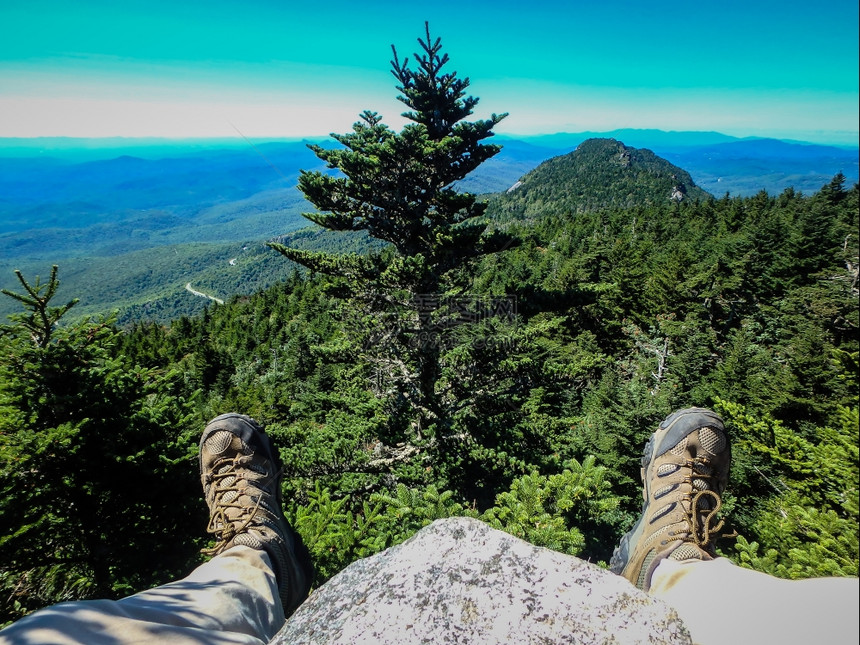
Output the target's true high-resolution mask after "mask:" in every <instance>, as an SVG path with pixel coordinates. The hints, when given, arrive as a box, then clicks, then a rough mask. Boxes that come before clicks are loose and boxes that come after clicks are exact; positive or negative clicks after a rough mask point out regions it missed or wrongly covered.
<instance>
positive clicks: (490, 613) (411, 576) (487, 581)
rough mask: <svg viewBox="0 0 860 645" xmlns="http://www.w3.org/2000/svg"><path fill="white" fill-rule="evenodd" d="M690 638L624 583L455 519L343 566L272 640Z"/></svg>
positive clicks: (511, 644)
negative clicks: (344, 567) (345, 566)
mask: <svg viewBox="0 0 860 645" xmlns="http://www.w3.org/2000/svg"><path fill="white" fill-rule="evenodd" d="M690 642H691V641H690V637H689V633H688V631H687V629H686V627H685V626H684V625H683V623H682V622H681V620H680V618H678V615H677V614H676V613H675V610H674V609H672V608H670V607H669V606H668V605H666V604H665V603H663V602H662V601H659V600H657V599H655V598H651V597H650V596H648V595H647V594H645V593H642V592H640V591H639V590H638V589H636V588H635V587H633V586H632V585H631V584H629V583H628V582H627V581H626V580H624V579H623V578H621V577H620V576H616V575H614V574H612V573H610V572H608V571H606V570H604V569H601V568H600V567H597V566H595V565H593V564H590V563H588V562H585V561H583V560H580V559H579V558H574V557H571V556H568V555H564V554H561V553H558V552H556V551H551V550H549V549H544V548H540V547H535V546H532V545H531V544H528V543H527V542H524V541H522V540H519V539H517V538H515V537H513V536H511V535H508V534H507V533H504V532H502V531H498V530H495V529H492V528H490V527H489V526H488V525H487V524H484V523H483V522H480V521H478V520H474V519H470V518H462V517H458V518H448V519H444V520H437V521H436V522H434V523H433V524H431V525H430V526H428V527H426V528H424V529H422V530H421V531H419V532H418V533H416V534H415V535H414V536H413V537H411V538H410V539H409V540H407V541H406V542H404V543H403V544H400V545H398V546H395V547H392V548H390V549H387V550H386V551H383V552H382V553H378V554H377V555H374V556H372V557H369V558H366V559H364V560H360V561H358V562H354V563H353V564H351V565H350V566H348V567H347V568H346V569H344V570H343V571H341V572H340V573H339V574H338V575H336V576H334V577H333V578H332V579H331V580H329V581H328V582H327V583H326V584H324V585H323V586H322V587H320V588H319V589H318V590H316V591H315V592H314V593H313V594H312V595H311V596H310V598H308V600H307V601H305V603H304V604H303V605H302V606H301V607H299V609H298V610H297V611H296V613H295V614H293V616H292V617H291V618H290V620H289V621H287V624H286V625H284V628H283V629H282V630H281V631H280V632H279V633H278V635H277V636H276V637H275V639H274V640H273V641H272V644H273V645H301V644H306V643H307V644H310V643H314V644H317V643H319V644H322V643H326V644H332V645H334V644H347V643H349V644H351V645H356V644H359V645H363V644H368V645H371V644H372V645H408V644H411V643H416V644H417V643H422V644H426V643H475V644H478V643H480V644H481V645H494V644H499V645H519V644H531V643H535V644H537V643H540V644H542V645H551V644H555V643H577V644H582V645H591V644H596V643H614V644H625V643H654V644H656V643H672V644H675V643H677V644H681V643H685V644H687V643H690Z"/></svg>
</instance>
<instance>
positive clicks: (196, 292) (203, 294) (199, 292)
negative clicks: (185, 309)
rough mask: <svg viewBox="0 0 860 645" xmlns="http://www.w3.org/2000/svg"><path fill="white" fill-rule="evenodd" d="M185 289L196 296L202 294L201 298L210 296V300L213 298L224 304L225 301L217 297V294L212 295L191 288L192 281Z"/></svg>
mask: <svg viewBox="0 0 860 645" xmlns="http://www.w3.org/2000/svg"><path fill="white" fill-rule="evenodd" d="M185 290H186V291H188V292H190V293H193V294H194V295H195V296H200V297H201V298H209V300H213V301H215V302H217V303H218V304H219V305H223V304H224V301H223V300H221V298H216V297H215V296H210V295H209V294H208V293H203V292H202V291H195V290H194V289H192V288H191V283H190V282H189V283H188V284H186V285H185Z"/></svg>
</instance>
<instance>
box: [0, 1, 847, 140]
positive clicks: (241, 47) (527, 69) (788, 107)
mask: <svg viewBox="0 0 860 645" xmlns="http://www.w3.org/2000/svg"><path fill="white" fill-rule="evenodd" d="M425 20H429V21H430V26H431V30H432V32H433V34H434V35H439V36H441V37H442V42H443V45H444V46H445V49H446V51H447V52H448V53H449V54H450V56H451V68H452V69H456V70H457V71H458V72H459V73H460V74H461V75H465V76H468V77H470V78H471V81H472V87H471V89H472V91H473V93H474V94H475V95H476V96H479V97H480V98H481V103H480V104H479V106H478V109H477V111H476V116H477V117H482V116H486V115H487V114H489V113H490V112H509V113H510V117H509V118H508V119H507V120H505V121H504V122H503V123H502V124H501V125H500V126H499V127H498V128H497V131H498V132H499V133H504V134H546V133H553V132H581V131H594V132H601V131H608V130H613V129H617V128H658V129H662V130H716V131H720V132H724V133H726V134H731V135H735V136H773V137H778V138H789V139H801V140H807V141H816V142H822V143H848V144H850V143H853V144H855V145H856V144H857V142H858V109H860V107H858V76H860V73H858V3H857V1H856V0H831V1H829V2H827V3H824V4H821V3H815V2H797V1H795V0H781V1H779V2H771V1H770V0H763V1H758V0H746V1H745V2H739V1H735V0H723V1H721V2H712V1H710V0H699V1H698V2H689V1H687V2H676V1H675V0H668V1H665V2H660V3H654V2H632V1H629V0H628V1H621V0H603V1H602V2H599V3H598V2H595V1H594V0H589V1H581V0H568V1H566V2H556V1H549V2H540V1H539V0H538V1H537V2H532V3H528V2H508V1H506V0H496V1H494V2H484V1H482V0H480V1H466V0H459V1H457V2H449V1H448V0H437V1H436V2H432V3H403V2H389V1H388V0H379V1H377V2H375V3H357V2H344V1H341V0H330V1H327V2H308V1H307V0H303V1H302V2H293V1H291V0H290V1H288V0H280V1H269V0H265V1H263V0H244V1H242V2H233V1H231V2H226V1H223V0H207V1H206V2H199V1H198V0H182V1H177V0H170V1H162V0H147V1H145V2H143V1H138V0H122V1H121V2H118V1H116V0H110V1H101V0H77V1H75V2H71V1H69V0H63V1H60V0H22V1H19V2H13V1H12V0H0V25H3V31H4V35H3V38H2V40H0V137H33V136H79V137H99V136H128V137H140V136H148V137H153V136H154V137H235V136H239V135H238V134H237V132H241V133H242V134H243V135H245V136H247V137H261V138H267V137H268V138H277V137H299V136H316V135H321V134H322V135H324V134H327V133H329V132H343V131H346V130H348V129H349V127H350V125H351V124H352V123H353V121H355V120H356V117H357V115H358V114H359V113H360V112H361V111H362V110H364V109H372V110H375V111H377V112H379V113H381V114H382V115H383V117H384V118H385V122H386V123H388V124H389V125H391V126H392V127H395V128H398V127H400V126H401V125H402V123H403V121H402V119H401V118H400V117H399V113H400V112H401V111H402V105H401V104H400V103H399V102H397V101H396V100H395V96H396V90H395V88H394V79H393V77H392V76H391V75H390V73H389V71H388V70H389V60H390V54H391V52H390V47H389V46H390V44H392V43H393V44H395V45H396V46H397V47H398V50H399V52H400V53H401V54H411V53H412V52H413V51H414V50H415V48H416V46H417V43H416V38H417V37H418V36H419V35H421V34H422V33H423V25H424V21H425Z"/></svg>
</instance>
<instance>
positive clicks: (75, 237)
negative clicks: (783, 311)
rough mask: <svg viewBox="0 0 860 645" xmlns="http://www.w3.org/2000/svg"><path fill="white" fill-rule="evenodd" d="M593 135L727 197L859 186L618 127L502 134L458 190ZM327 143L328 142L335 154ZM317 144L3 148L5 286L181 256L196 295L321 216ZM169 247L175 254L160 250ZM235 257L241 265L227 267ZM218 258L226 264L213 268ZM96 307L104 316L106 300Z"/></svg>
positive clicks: (804, 149)
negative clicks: (197, 282) (315, 174)
mask: <svg viewBox="0 0 860 645" xmlns="http://www.w3.org/2000/svg"><path fill="white" fill-rule="evenodd" d="M595 137H601V138H607V137H611V138H614V139H616V140H618V141H621V142H623V143H624V144H626V145H628V146H633V147H636V148H648V149H650V150H652V151H653V152H655V153H656V154H657V155H659V156H661V157H663V158H665V159H666V160H668V161H670V162H671V163H673V164H675V165H676V166H678V167H680V168H683V169H685V170H687V171H688V172H689V173H690V175H691V176H692V178H693V180H694V181H695V182H696V184H697V185H698V186H700V187H701V188H703V189H704V190H706V191H708V192H710V193H711V194H714V195H716V196H722V195H723V194H725V193H727V192H728V193H730V194H732V195H751V194H755V193H756V192H758V191H760V190H762V189H764V190H766V191H768V192H770V193H772V194H777V193H779V192H782V190H784V189H785V188H787V187H789V186H791V187H793V188H795V189H796V190H800V191H803V192H804V193H811V192H814V191H816V190H818V189H819V188H820V187H821V186H822V185H824V184H826V183H827V182H829V181H830V179H831V178H832V177H833V175H834V174H836V173H837V172H842V173H843V174H844V175H845V176H846V177H847V179H848V183H854V182H856V181H857V180H858V149H857V148H838V147H831V146H822V145H812V144H807V143H802V142H786V141H777V140H772V139H737V138H734V137H729V136H727V135H723V134H720V133H716V132H662V131H657V130H618V131H613V132H606V133H591V132H587V133H578V134H569V133H563V134H554V135H545V136H538V137H518V138H513V137H509V136H497V137H495V138H494V139H493V140H492V141H493V142H494V143H499V144H502V145H503V146H504V147H503V149H502V152H501V153H500V154H498V155H497V156H496V157H494V158H493V159H490V160H489V161H487V162H486V163H485V164H483V165H482V166H481V167H480V168H479V169H478V170H476V171H475V172H474V173H473V174H472V175H470V176H469V177H467V178H466V179H465V180H464V181H463V182H461V185H460V188H461V189H463V190H469V191H471V192H476V193H493V192H499V191H503V190H506V189H507V188H509V187H510V186H511V185H512V184H514V183H515V182H516V181H517V180H518V179H519V178H520V177H522V176H523V175H525V174H526V173H527V172H529V171H530V170H532V169H534V168H535V167H536V166H538V165H539V164H540V163H541V162H543V161H545V160H547V159H550V158H552V157H555V156H559V155H562V154H566V153H568V152H570V151H572V150H574V149H575V148H576V146H577V145H579V143H581V142H582V141H584V140H586V139H589V138H595ZM328 141H329V143H328V144H325V143H324V145H335V143H334V142H333V141H332V140H330V139H329V140H328ZM314 142H319V140H316V141H314ZM307 143H309V141H307V140H297V139H295V140H284V141H251V140H246V139H231V140H158V139H144V140H136V139H95V140H82V139H63V138H59V139H0V249H2V250H0V287H3V288H14V287H15V277H14V274H13V273H12V271H13V269H15V268H21V269H22V270H24V271H25V273H27V274H28V275H29V274H32V273H33V272H38V273H41V274H43V275H47V273H48V271H49V269H50V265H51V264H53V263H59V264H60V267H61V280H62V278H63V275H64V271H65V275H66V276H67V277H68V276H69V275H70V274H73V275H79V276H83V275H85V274H89V273H93V272H101V273H102V275H103V276H104V274H105V273H106V272H110V273H118V272H119V269H120V268H122V271H121V272H120V273H121V275H119V274H118V275H119V278H118V279H119V280H120V281H121V282H123V283H124V285H126V286H128V287H129V288H130V289H131V288H132V287H133V285H130V283H131V282H145V281H148V280H149V281H153V283H154V284H157V283H159V278H158V276H155V275H154V273H157V272H158V271H163V270H165V267H167V266H168V265H169V262H170V258H178V259H181V261H182V262H184V263H185V264H186V267H187V271H186V272H185V273H183V272H182V271H179V273H177V276H176V280H174V281H175V282H177V284H179V283H180V282H181V286H182V287H184V285H185V282H182V280H184V279H185V276H186V275H187V276H189V277H188V279H192V278H196V277H199V276H198V274H199V275H202V273H199V272H201V271H202V272H206V271H210V270H211V269H212V266H213V263H217V266H218V267H219V270H221V269H222V268H223V267H224V266H228V264H227V259H229V260H231V261H234V260H235V262H240V261H241V257H243V254H242V252H241V251H242V250H245V255H247V254H248V253H250V252H249V251H247V250H248V249H249V248H251V249H253V248H259V246H260V243H261V242H263V241H264V240H267V239H271V238H273V237H275V236H279V235H285V234H290V233H291V232H295V231H298V230H299V229H302V228H304V227H306V226H307V225H308V221H307V220H306V219H304V218H303V217H302V216H301V213H302V212H305V211H308V210H310V209H311V207H310V205H309V204H308V203H307V202H306V201H305V200H304V199H303V197H302V195H301V194H300V193H299V191H298V190H297V188H296V181H297V177H298V173H299V169H306V170H315V169H322V168H324V166H323V164H321V162H320V161H319V160H318V159H317V158H316V157H315V156H314V154H313V153H312V152H311V151H310V150H309V149H308V148H307ZM201 245H210V247H202V246H201ZM254 245H256V246H254ZM167 247H170V249H171V250H170V253H169V255H165V254H164V253H161V252H156V250H157V249H159V248H165V249H166V248H167ZM216 249H217V253H216V251H215V250H216ZM236 249H239V250H238V251H237V250H236ZM213 254H214V255H213ZM224 254H226V255H230V257H229V258H227V259H225V258H222V257H221V255H224ZM209 255H213V257H215V256H217V260H214V259H213V260H212V262H209V260H208V257H209ZM236 258H240V259H238V260H237V259H236ZM235 262H234V264H235ZM156 265H157V266H158V267H159V268H158V269H156V268H155V267H156ZM229 266H233V265H229ZM192 269H194V271H198V273H193V271H192ZM170 270H171V271H173V269H170ZM192 273H193V275H192ZM180 274H182V275H181V276H180ZM104 277H105V278H106V276H104ZM222 279H223V276H221V277H220V278H219V280H222ZM87 280H94V278H92V276H89V277H88V278H87ZM84 284H90V283H89V282H80V281H79V282H78V285H79V286H78V288H79V289H83V288H89V287H84V286H80V285H84ZM175 286H176V285H174V287H175ZM250 286H251V285H248V288H250ZM131 290H132V291H133V289H131ZM79 295H82V294H81V293H73V294H69V297H72V296H79ZM5 300H8V299H5V298H4V299H0V315H2V314H3V313H6V312H7V309H6V305H7V303H6V302H3V301H5ZM109 302H110V299H109V298H108V299H106V300H105V301H104V302H103V303H101V304H107V303H109ZM82 304H84V303H82ZM201 304H202V303H201ZM92 306H93V307H94V311H95V310H98V306H100V301H93V305H92ZM80 309H83V307H81V308H80Z"/></svg>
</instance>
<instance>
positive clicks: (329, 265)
mask: <svg viewBox="0 0 860 645" xmlns="http://www.w3.org/2000/svg"><path fill="white" fill-rule="evenodd" d="M418 42H419V44H420V47H421V50H422V52H423V53H419V54H416V55H415V59H416V65H417V66H416V67H415V68H412V67H410V66H409V59H408V58H405V59H403V60H402V61H401V60H400V58H399V57H398V55H397V50H396V49H395V48H394V47H393V46H392V51H393V54H394V56H393V60H392V62H391V65H392V70H391V71H392V73H393V75H394V77H395V78H396V79H397V82H398V86H397V89H398V90H399V91H400V92H401V95H400V96H398V99H399V100H400V101H402V102H403V103H404V104H405V105H406V106H407V107H408V108H409V111H407V112H405V113H404V114H403V116H404V117H406V118H407V119H409V120H410V121H411V122H412V123H410V124H408V125H406V126H405V127H404V128H403V130H402V131H401V132H399V133H396V132H394V131H392V130H391V129H390V128H389V127H388V126H386V125H384V124H383V123H382V117H381V116H379V115H378V114H377V113H375V112H371V111H365V112H364V113H362V114H361V116H360V120H359V121H358V122H357V123H356V124H355V125H354V126H353V131H352V132H350V133H347V134H343V135H333V136H334V138H335V139H336V140H337V141H338V142H339V143H340V144H342V147H340V148H336V149H326V148H323V147H321V146H318V145H312V146H310V148H311V149H312V150H313V151H314V153H315V154H316V155H317V156H318V157H319V158H320V159H322V160H323V161H325V162H326V163H327V164H328V166H329V168H330V169H337V170H339V171H340V172H339V173H338V174H329V173H325V172H306V171H303V172H302V173H301V176H300V177H299V188H300V189H301V190H302V192H303V193H304V194H305V196H306V197H307V199H308V200H309V201H310V202H311V203H312V204H313V205H314V206H316V208H318V209H319V211H320V212H318V213H312V214H306V215H305V216H306V217H307V218H308V219H310V220H311V221H313V222H315V223H317V224H319V225H320V226H322V227H324V228H326V229H330V230H340V231H366V232H367V234H368V235H370V236H371V237H373V238H376V239H378V240H382V241H384V242H386V243H388V246H387V248H386V249H384V250H383V251H381V252H378V253H374V254H371V255H364V256H359V255H334V254H331V253H327V252H321V251H307V250H300V249H296V248H288V247H285V246H283V245H279V244H272V245H271V246H272V247H273V248H275V249H277V250H278V251H280V252H281V253H282V254H283V255H285V256H286V257H287V258H289V259H291V260H293V261H295V262H298V263H299V264H302V265H304V266H306V267H309V268H311V269H312V270H314V271H318V272H321V273H324V274H329V275H332V276H337V277H339V278H342V279H343V280H344V281H345V285H346V289H345V292H346V293H348V294H349V295H350V296H353V297H357V298H358V299H359V300H362V301H363V302H364V303H365V304H366V309H365V310H364V312H365V314H366V315H365V316H364V317H363V318H362V319H360V320H359V321H357V322H358V324H359V325H361V326H362V327H363V328H365V329H369V330H375V334H376V336H375V337H374V336H373V334H371V335H370V336H368V340H367V341H366V344H365V347H371V348H373V349H374V350H375V351H376V352H377V356H376V358H375V362H376V363H377V365H379V364H381V363H384V364H385V369H384V370H383V371H384V372H385V374H384V377H385V380H386V381H387V383H386V388H384V390H385V391H387V392H389V394H390V397H391V399H392V405H393V406H394V408H395V412H396V413H395V414H394V415H392V418H393V419H397V420H399V425H400V427H401V430H400V431H398V432H397V433H396V434H400V433H401V432H403V433H405V434H406V435H407V438H413V439H414V438H418V439H421V438H426V437H428V436H430V435H432V434H434V432H436V433H438V432H439V431H440V430H441V429H442V428H443V427H444V426H445V425H446V423H447V420H446V419H447V415H446V413H445V412H444V410H443V409H442V402H441V400H440V397H439V396H438V394H437V391H436V390H437V388H436V385H437V382H438V380H439V378H440V374H441V369H440V352H441V346H442V339H441V337H440V333H441V332H442V330H444V329H445V326H446V323H444V322H440V318H442V317H444V309H445V306H444V299H443V298H442V297H441V296H442V294H443V293H446V292H447V293H449V294H450V293H451V291H450V289H452V287H455V286H456V285H455V284H454V283H455V280H454V275H455V274H456V272H457V271H458V270H461V269H463V268H464V267H465V266H466V265H467V264H468V263H469V262H470V261H471V260H473V259H475V258H478V257H481V256H484V255H487V254H490V253H495V252H497V251H500V250H502V249H504V248H506V247H508V246H510V245H511V244H512V239H511V238H509V237H508V236H506V235H504V234H501V233H499V232H495V233H488V232H487V230H486V229H487V226H488V222H487V221H485V220H482V219H481V216H482V215H483V214H484V211H485V208H486V204H485V203H482V202H479V201H478V199H477V197H476V195H474V194H470V193H460V192H458V191H457V190H456V189H455V187H454V183H455V182H457V181H458V180H461V179H463V178H464V177H466V175H468V174H469V173H470V172H471V171H472V170H474V169H475V168H477V167H478V166H479V165H480V164H481V163H483V162H484V161H486V160H487V159H489V158H490V157H492V156H493V155H495V154H496V153H498V152H499V150H500V149H501V148H500V146H498V145H491V144H487V143H482V142H483V141H484V140H485V139H487V138H488V137H491V136H492V134H493V132H492V129H493V127H494V126H495V125H496V124H498V123H499V122H500V121H501V120H502V119H503V118H504V117H505V116H506V115H505V114H501V115H496V114H493V115H491V116H490V118H488V119H483V120H477V121H465V120H464V119H465V118H466V117H468V116H469V115H470V114H472V111H473V109H474V107H475V106H476V104H477V103H478V99H477V98H475V97H472V96H467V94H466V90H467V88H468V87H469V79H468V78H459V77H458V76H457V73H456V72H447V71H444V68H445V66H446V65H447V63H448V61H449V59H448V55H447V54H445V53H442V51H441V49H442V47H441V39H439V38H436V39H435V40H433V39H432V38H431V36H430V29H429V26H427V25H426V24H425V38H424V39H419V40H418ZM380 352H381V353H382V354H384V355H381V354H380ZM433 428H435V431H434V429H433Z"/></svg>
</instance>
